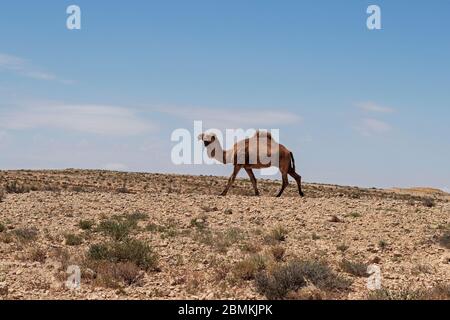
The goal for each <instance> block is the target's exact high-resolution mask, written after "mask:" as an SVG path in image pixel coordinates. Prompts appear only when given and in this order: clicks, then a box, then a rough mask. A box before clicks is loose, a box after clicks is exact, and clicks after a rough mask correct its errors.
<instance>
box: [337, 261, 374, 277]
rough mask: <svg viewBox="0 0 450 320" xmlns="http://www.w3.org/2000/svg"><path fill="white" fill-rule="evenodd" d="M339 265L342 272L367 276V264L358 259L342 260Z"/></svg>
mask: <svg viewBox="0 0 450 320" xmlns="http://www.w3.org/2000/svg"><path fill="white" fill-rule="evenodd" d="M340 267H341V268H342V270H343V271H344V272H347V273H349V274H352V275H354V276H357V277H367V267H368V265H367V264H365V263H362V262H358V261H356V262H355V261H350V260H347V259H344V260H342V262H341V263H340Z"/></svg>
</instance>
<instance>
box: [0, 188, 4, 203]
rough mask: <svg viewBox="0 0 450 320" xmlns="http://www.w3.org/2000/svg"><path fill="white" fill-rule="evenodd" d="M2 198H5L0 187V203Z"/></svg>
mask: <svg viewBox="0 0 450 320" xmlns="http://www.w3.org/2000/svg"><path fill="white" fill-rule="evenodd" d="M4 198H5V190H3V188H2V187H0V202H2V201H3V199H4Z"/></svg>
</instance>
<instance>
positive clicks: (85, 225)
mask: <svg viewBox="0 0 450 320" xmlns="http://www.w3.org/2000/svg"><path fill="white" fill-rule="evenodd" d="M94 225H95V222H94V221H93V220H80V222H79V223H78V226H79V227H80V229H81V230H91V229H92V227H93V226H94Z"/></svg>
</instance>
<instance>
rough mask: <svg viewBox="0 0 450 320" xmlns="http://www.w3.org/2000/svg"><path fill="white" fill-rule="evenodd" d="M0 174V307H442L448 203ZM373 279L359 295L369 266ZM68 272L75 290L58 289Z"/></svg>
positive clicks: (72, 173) (448, 250)
mask: <svg viewBox="0 0 450 320" xmlns="http://www.w3.org/2000/svg"><path fill="white" fill-rule="evenodd" d="M225 184H226V178H223V177H210V176H182V175H164V174H144V173H119V172H108V171H88V170H63V171H0V299H267V298H269V299H450V204H449V199H450V195H449V194H447V193H444V192H442V191H439V190H433V189H426V188H415V189H391V190H382V189H375V188H372V189H365V188H357V187H345V186H337V185H320V184H314V183H306V184H305V185H304V192H305V197H304V198H300V197H299V196H298V194H297V189H296V185H295V183H294V182H293V181H291V183H290V185H289V187H288V188H287V189H286V191H285V194H284V195H283V197H281V198H275V197H274V196H275V195H276V193H277V191H278V190H279V187H280V182H277V181H269V180H258V186H259V189H260V192H261V194H262V195H261V196H260V197H255V196H253V189H252V186H251V183H250V181H249V180H246V179H238V180H236V182H235V184H234V186H233V188H232V189H231V190H230V192H229V195H228V196H227V197H220V196H218V194H219V193H220V192H221V191H222V189H223V187H224V186H225ZM371 264H374V265H377V266H379V268H380V270H381V285H382V288H381V289H379V290H369V289H368V288H367V282H368V279H369V278H368V277H369V275H368V274H367V267H368V265H371ZM70 265H78V266H79V267H80V269H81V286H80V287H79V288H78V289H76V290H70V289H68V288H66V286H65V281H66V280H67V278H68V276H69V275H68V274H67V272H66V271H67V268H68V266H70Z"/></svg>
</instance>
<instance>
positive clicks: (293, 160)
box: [291, 152, 295, 171]
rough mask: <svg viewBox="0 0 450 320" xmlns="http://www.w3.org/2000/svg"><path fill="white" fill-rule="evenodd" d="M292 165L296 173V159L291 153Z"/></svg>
mask: <svg viewBox="0 0 450 320" xmlns="http://www.w3.org/2000/svg"><path fill="white" fill-rule="evenodd" d="M291 165H292V170H294V171H295V159H294V154H293V153H292V152H291Z"/></svg>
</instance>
